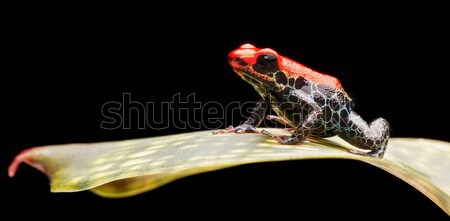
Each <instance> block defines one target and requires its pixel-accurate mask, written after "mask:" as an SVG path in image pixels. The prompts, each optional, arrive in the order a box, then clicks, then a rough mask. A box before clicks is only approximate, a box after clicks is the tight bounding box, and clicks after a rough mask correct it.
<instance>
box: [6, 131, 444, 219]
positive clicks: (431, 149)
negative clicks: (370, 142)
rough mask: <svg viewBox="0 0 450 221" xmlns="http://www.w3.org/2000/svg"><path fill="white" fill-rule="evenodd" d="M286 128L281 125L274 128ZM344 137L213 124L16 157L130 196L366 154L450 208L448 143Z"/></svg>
mask: <svg viewBox="0 0 450 221" xmlns="http://www.w3.org/2000/svg"><path fill="white" fill-rule="evenodd" d="M270 131H271V132H273V133H278V134H281V133H283V131H282V130H279V129H271V130H270ZM349 148H353V147H352V146H351V145H349V144H348V143H346V142H344V141H343V140H341V139H340V138H338V137H332V138H327V139H320V140H310V141H309V142H308V143H305V144H302V145H294V146H291V145H280V144H278V143H277V142H275V141H273V140H271V139H268V138H267V137H265V136H263V135H260V134H221V135H212V133H211V131H201V132H194V133H185V134H177V135H170V136H162V137H152V138H144V139H135V140H125V141H115V142H102V143H91V144H65V145H53V146H45V147H37V148H31V149H28V150H26V151H24V152H22V153H21V154H19V155H18V156H17V157H16V159H15V161H14V162H13V163H12V164H11V167H10V171H9V173H10V175H14V173H15V171H16V169H17V166H18V165H19V164H20V162H22V161H24V162H26V163H28V164H30V165H32V166H34V167H35V168H37V169H39V170H41V171H43V172H44V173H46V174H47V176H48V177H49V179H50V182H51V191H52V192H74V191H81V190H88V189H89V190H91V191H93V192H94V193H96V194H98V195H100V196H104V197H111V198H115V197H127V196H132V195H136V194H139V193H142V192H144V191H148V190H152V189H154V188H157V187H159V186H161V185H164V184H166V183H168V182H171V181H174V180H176V179H179V178H182V177H185V176H189V175H192V174H198V173H202V172H207V171H212V170H218V169H222V168H226V167H231V166H237V165H242V164H248V163H255V162H268V161H281V160H301V159H324V158H338V159H351V160H360V161H363V162H366V163H369V164H372V165H374V166H377V167H379V168H382V169H383V170H386V171H388V172H389V173H391V174H393V175H395V176H397V177H399V178H400V179H402V180H404V181H406V182H407V183H409V184H410V185H412V186H414V187H415V188H417V189H418V190H419V191H420V192H422V193H423V194H425V195H426V196H428V197H429V198H430V199H431V200H433V202H435V203H436V204H437V205H438V206H440V207H441V208H442V209H443V210H444V211H445V212H446V213H448V214H450V172H449V171H450V143H447V142H442V141H436V140H427V139H419V138H392V139H390V141H389V146H388V148H387V151H386V154H385V156H384V158H383V159H382V160H380V159H375V158H371V157H365V156H358V155H353V154H350V153H348V152H347V151H346V150H347V149H349Z"/></svg>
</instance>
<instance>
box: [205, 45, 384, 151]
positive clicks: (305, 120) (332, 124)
mask: <svg viewBox="0 0 450 221" xmlns="http://www.w3.org/2000/svg"><path fill="white" fill-rule="evenodd" d="M228 63H229V65H230V66H231V68H232V69H233V71H234V72H235V73H236V74H237V75H238V76H239V77H241V78H242V79H243V80H244V81H246V82H247V83H249V84H250V85H251V86H253V88H254V89H255V90H256V92H257V93H258V94H259V95H260V96H261V99H260V100H259V101H258V102H257V103H256V106H255V108H254V109H253V111H252V112H251V113H250V116H249V117H248V118H247V119H246V120H245V121H244V122H243V123H242V124H240V125H238V126H236V127H233V126H230V127H228V128H226V129H221V130H216V131H214V132H213V134H222V133H261V134H263V135H265V136H268V137H270V138H271V139H274V140H276V141H277V142H278V143H280V144H286V145H296V144H302V143H305V142H308V141H307V140H306V138H308V137H315V138H326V137H331V136H339V137H340V138H342V139H343V140H344V141H346V142H348V143H350V144H351V145H353V146H354V147H356V148H352V149H348V150H347V151H348V152H350V153H353V154H357V155H363V156H368V157H374V158H380V159H381V158H383V156H384V153H385V151H386V148H387V144H388V139H389V123H388V121H386V120H385V119H383V118H377V119H375V120H373V121H372V122H370V123H367V122H366V121H365V120H364V119H363V118H362V117H361V116H360V115H358V114H357V113H356V112H355V111H354V108H355V107H354V102H353V101H352V99H351V98H350V97H349V95H348V94H347V92H346V91H345V90H344V88H343V86H342V84H341V82H340V81H339V80H338V79H337V78H336V77H334V76H331V75H329V74H323V73H320V72H318V71H315V70H313V69H311V68H308V67H306V66H305V65H303V64H301V63H299V62H296V61H294V60H291V59H289V58H287V57H284V56H282V55H281V54H279V53H277V52H276V51H275V50H273V49H270V48H257V47H255V46H254V45H252V44H248V43H247V44H243V45H242V46H240V47H239V48H237V49H235V50H233V51H231V52H230V53H229V54H228ZM269 107H271V108H272V109H273V110H274V112H275V113H276V114H277V115H266V113H267V109H268V108H269ZM265 119H268V120H272V121H276V122H278V123H281V124H283V125H286V128H285V129H286V130H288V131H289V132H290V135H274V134H272V133H271V132H269V131H267V130H266V129H263V130H261V131H257V127H258V126H259V125H260V124H261V122H262V121H263V120H265Z"/></svg>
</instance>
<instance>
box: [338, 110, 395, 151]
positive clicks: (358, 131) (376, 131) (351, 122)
mask: <svg viewBox="0 0 450 221" xmlns="http://www.w3.org/2000/svg"><path fill="white" fill-rule="evenodd" d="M346 123H347V124H346V126H345V127H344V128H343V129H342V132H341V133H340V134H339V136H340V137H341V138H343V139H344V140H346V141H347V142H349V143H351V144H353V145H355V146H356V147H358V148H361V149H365V150H370V151H369V152H364V151H359V150H349V152H350V153H353V154H358V155H364V156H371V157H377V158H382V157H383V155H384V152H385V151H386V147H387V143H388V139H389V123H388V122H387V121H386V120H385V119H383V118H378V119H376V120H374V121H372V122H371V123H370V124H367V122H366V121H364V120H363V119H362V118H361V117H360V116H359V115H358V114H356V113H355V112H351V113H350V115H349V116H348V120H347V122H346Z"/></svg>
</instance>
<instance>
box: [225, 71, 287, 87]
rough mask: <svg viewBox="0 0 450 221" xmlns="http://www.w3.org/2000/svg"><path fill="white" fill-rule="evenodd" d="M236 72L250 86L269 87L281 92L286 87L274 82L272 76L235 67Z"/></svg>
mask: <svg viewBox="0 0 450 221" xmlns="http://www.w3.org/2000/svg"><path fill="white" fill-rule="evenodd" d="M233 70H234V72H236V73H237V74H238V75H239V76H240V77H241V78H242V79H244V80H245V81H247V82H248V83H249V84H251V85H253V86H256V87H259V88H261V87H269V88H271V89H272V90H275V91H279V90H283V89H284V85H279V84H277V83H276V81H274V79H273V77H272V76H269V75H264V74H260V73H258V72H255V71H253V70H251V69H250V68H248V67H247V68H245V69H242V68H237V67H233Z"/></svg>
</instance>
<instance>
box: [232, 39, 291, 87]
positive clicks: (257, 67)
mask: <svg viewBox="0 0 450 221" xmlns="http://www.w3.org/2000/svg"><path fill="white" fill-rule="evenodd" d="M228 61H229V62H230V65H231V67H232V68H233V70H234V71H235V72H236V73H237V74H238V75H239V76H240V77H242V78H243V79H244V80H245V81H247V82H248V83H250V84H252V85H253V86H255V87H258V88H261V87H264V86H268V87H271V88H275V89H278V90H279V89H282V88H284V85H285V84H286V81H287V79H286V76H285V75H283V76H281V75H282V74H280V76H281V77H284V81H283V79H279V80H280V81H281V82H280V83H281V84H283V85H279V84H277V79H276V75H277V72H279V71H280V67H279V56H278V54H277V52H275V51H274V50H272V49H269V48H265V49H260V48H256V47H255V46H253V45H251V44H244V45H242V46H241V47H239V48H238V49H236V50H234V51H232V52H231V53H230V54H229V55H228ZM280 76H279V77H280Z"/></svg>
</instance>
